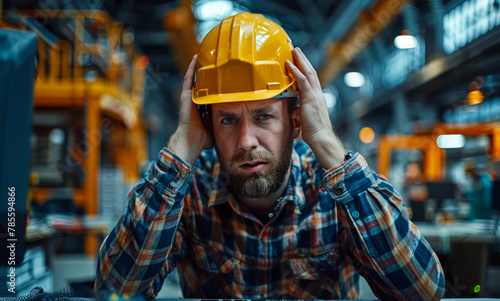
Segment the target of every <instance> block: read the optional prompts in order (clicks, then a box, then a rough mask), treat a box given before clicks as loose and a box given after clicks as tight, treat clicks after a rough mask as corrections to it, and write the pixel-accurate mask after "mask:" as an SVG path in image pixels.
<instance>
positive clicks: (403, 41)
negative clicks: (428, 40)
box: [394, 30, 418, 49]
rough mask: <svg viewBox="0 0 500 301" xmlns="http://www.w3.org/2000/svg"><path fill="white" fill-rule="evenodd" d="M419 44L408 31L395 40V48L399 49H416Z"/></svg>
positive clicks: (404, 31)
mask: <svg viewBox="0 0 500 301" xmlns="http://www.w3.org/2000/svg"><path fill="white" fill-rule="evenodd" d="M417 44H418V42H417V38H415V37H414V36H412V35H411V34H410V31H408V30H403V31H402V32H401V34H400V35H399V36H397V37H396V38H395V39H394V46H396V47H397V48H399V49H411V48H415V47H417Z"/></svg>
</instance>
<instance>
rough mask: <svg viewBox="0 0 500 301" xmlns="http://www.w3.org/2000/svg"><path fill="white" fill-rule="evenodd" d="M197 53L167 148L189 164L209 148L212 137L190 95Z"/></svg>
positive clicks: (183, 90) (189, 68)
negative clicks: (177, 120)
mask: <svg viewBox="0 0 500 301" xmlns="http://www.w3.org/2000/svg"><path fill="white" fill-rule="evenodd" d="M196 59H197V55H195V56H194V57H193V60H192V61H191V63H190V64H189V67H188V70H187V72H186V75H185V76H184V83H183V85H182V92H181V99H180V105H179V106H180V108H179V124H178V126H177V129H176V130H175V133H174V134H173V135H172V137H171V138H170V141H169V142H168V145H167V148H168V149H169V150H170V151H172V152H173V153H175V154H176V155H177V156H179V157H180V158H181V159H183V160H184V161H186V162H187V163H189V164H194V162H196V159H197V158H198V156H199V155H200V152H201V150H202V149H204V148H205V149H206V148H211V147H212V143H213V139H212V136H211V135H210V133H209V132H208V130H207V129H206V128H205V127H204V126H203V123H202V121H201V118H200V115H199V114H198V109H197V107H196V105H195V104H194V103H193V101H192V98H191V95H192V90H191V87H192V86H193V81H194V72H195V68H196Z"/></svg>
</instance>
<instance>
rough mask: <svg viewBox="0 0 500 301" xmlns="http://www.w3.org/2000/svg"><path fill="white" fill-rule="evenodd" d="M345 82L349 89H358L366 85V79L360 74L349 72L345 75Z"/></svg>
mask: <svg viewBox="0 0 500 301" xmlns="http://www.w3.org/2000/svg"><path fill="white" fill-rule="evenodd" d="M344 82H345V84H346V85H347V86H348V87H352V88H358V87H361V86H363V85H364V84H365V77H364V76H363V74H361V73H359V72H347V73H346V74H345V75H344Z"/></svg>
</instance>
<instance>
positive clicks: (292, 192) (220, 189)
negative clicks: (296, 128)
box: [208, 149, 305, 211]
mask: <svg viewBox="0 0 500 301" xmlns="http://www.w3.org/2000/svg"><path fill="white" fill-rule="evenodd" d="M291 165H292V170H291V172H290V178H289V179H288V184H287V187H286V189H285V193H284V194H283V196H282V197H281V198H280V200H279V201H278V204H281V203H286V202H288V201H292V202H294V204H295V205H296V206H297V207H301V206H302V205H303V204H304V203H305V196H304V192H303V191H302V187H301V185H300V184H301V183H302V175H301V162H300V157H299V154H297V152H296V151H295V149H293V150H292V163H291ZM213 174H214V178H215V179H216V180H215V182H214V186H213V189H212V190H211V191H210V197H209V198H208V207H209V208H210V207H212V206H215V205H220V204H224V203H227V202H229V203H230V205H231V207H232V208H233V209H234V210H235V211H240V206H239V204H238V202H236V199H235V198H234V195H233V194H232V193H231V192H230V191H229V190H228V189H227V183H228V178H227V177H228V175H227V174H226V173H225V172H221V171H220V165H219V162H217V163H216V165H215V166H214V170H213Z"/></svg>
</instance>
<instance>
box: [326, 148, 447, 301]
mask: <svg viewBox="0 0 500 301" xmlns="http://www.w3.org/2000/svg"><path fill="white" fill-rule="evenodd" d="M323 185H324V187H325V189H326V190H327V191H328V192H329V193H330V195H331V196H332V198H333V199H334V200H335V201H336V202H338V203H340V204H339V205H340V206H337V208H338V209H339V217H340V220H341V222H342V224H343V226H344V229H345V231H346V234H347V235H346V236H347V239H348V240H349V242H350V243H349V245H350V246H351V248H350V249H348V250H346V251H347V252H348V253H349V254H350V255H351V256H352V257H353V260H354V261H355V262H357V263H358V264H359V268H358V270H359V272H360V273H361V274H362V275H363V276H364V277H365V278H367V280H368V282H369V283H370V285H371V287H372V289H373V291H374V292H375V293H376V294H377V296H378V297H379V298H381V299H384V300H385V299H388V300H389V299H399V300H412V299H423V300H439V299H440V298H441V297H442V295H443V294H444V275H443V271H442V268H441V265H440V263H439V260H438V259H437V256H436V254H435V253H434V251H433V250H432V249H431V247H430V246H429V244H428V243H427V241H425V239H424V238H423V237H422V236H421V234H420V232H419V230H418V229H417V227H416V226H415V225H414V224H413V223H411V222H410V220H409V219H408V214H407V212H406V209H405V208H404V206H403V203H402V200H401V198H400V196H399V194H398V193H397V192H396V191H395V190H394V188H393V187H392V185H390V183H389V182H387V180H386V179H385V178H383V176H380V175H376V174H375V173H373V172H372V171H371V170H370V169H369V168H368V165H367V164H366V161H365V160H364V158H362V157H361V156H360V155H359V154H356V155H355V156H354V157H353V158H352V159H351V160H350V161H349V162H347V163H346V164H344V165H342V166H341V167H340V168H338V169H332V170H329V171H328V172H327V173H326V175H325V178H324V181H323Z"/></svg>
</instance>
